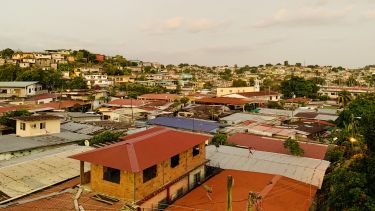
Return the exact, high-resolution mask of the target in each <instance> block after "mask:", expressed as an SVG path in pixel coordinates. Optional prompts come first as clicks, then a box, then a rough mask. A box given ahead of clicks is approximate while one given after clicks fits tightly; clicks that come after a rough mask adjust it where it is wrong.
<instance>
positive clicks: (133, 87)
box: [118, 83, 167, 98]
mask: <svg viewBox="0 0 375 211" xmlns="http://www.w3.org/2000/svg"><path fill="white" fill-rule="evenodd" d="M118 89H119V90H120V91H126V92H128V97H129V98H137V97H138V96H139V95H143V94H148V93H166V92H167V89H166V88H165V87H161V86H152V87H151V86H145V85H142V84H136V83H124V84H121V85H120V86H119V87H118Z"/></svg>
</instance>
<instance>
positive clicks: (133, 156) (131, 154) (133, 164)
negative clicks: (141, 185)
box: [125, 143, 139, 172]
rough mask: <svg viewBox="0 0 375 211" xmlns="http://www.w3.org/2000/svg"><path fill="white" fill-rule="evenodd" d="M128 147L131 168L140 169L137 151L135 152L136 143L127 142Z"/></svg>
mask: <svg viewBox="0 0 375 211" xmlns="http://www.w3.org/2000/svg"><path fill="white" fill-rule="evenodd" d="M125 146H126V149H127V151H128V156H129V164H130V168H131V169H132V171H133V172H138V171H139V163H138V158H137V153H136V152H135V149H134V145H133V144H132V143H125Z"/></svg>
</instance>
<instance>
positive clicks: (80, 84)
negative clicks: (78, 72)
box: [68, 77, 87, 89]
mask: <svg viewBox="0 0 375 211" xmlns="http://www.w3.org/2000/svg"><path fill="white" fill-rule="evenodd" d="M68 87H69V88H70V89H87V83H86V81H85V80H84V79H83V78H82V77H75V78H73V79H72V80H71V81H69V82H68Z"/></svg>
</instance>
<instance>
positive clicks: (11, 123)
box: [0, 110, 31, 132]
mask: <svg viewBox="0 0 375 211" xmlns="http://www.w3.org/2000/svg"><path fill="white" fill-rule="evenodd" d="M30 115H31V113H30V112H29V111H27V110H15V111H8V112H6V113H5V114H4V115H3V116H1V117H0V124H2V125H5V126H8V127H10V128H12V130H13V132H15V131H16V120H14V119H13V118H14V117H20V116H30Z"/></svg>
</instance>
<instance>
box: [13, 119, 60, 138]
mask: <svg viewBox="0 0 375 211" xmlns="http://www.w3.org/2000/svg"><path fill="white" fill-rule="evenodd" d="M21 122H22V123H25V124H26V128H25V130H21ZM42 122H45V123H46V128H44V129H40V123H42ZM33 124H36V127H35V128H32V125H33ZM16 125H17V128H16V134H17V135H18V136H21V137H29V136H40V135H46V134H52V133H60V120H59V119H54V120H42V121H27V122H24V121H20V120H17V123H16Z"/></svg>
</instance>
